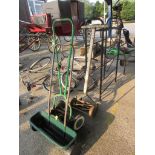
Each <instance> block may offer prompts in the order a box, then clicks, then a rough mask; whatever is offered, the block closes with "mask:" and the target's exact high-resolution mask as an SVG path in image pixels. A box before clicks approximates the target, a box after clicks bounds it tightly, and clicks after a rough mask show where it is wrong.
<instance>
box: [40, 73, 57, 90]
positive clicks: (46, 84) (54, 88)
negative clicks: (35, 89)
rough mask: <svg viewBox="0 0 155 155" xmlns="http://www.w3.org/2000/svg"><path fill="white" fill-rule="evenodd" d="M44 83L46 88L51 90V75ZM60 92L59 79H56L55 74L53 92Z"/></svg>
mask: <svg viewBox="0 0 155 155" xmlns="http://www.w3.org/2000/svg"><path fill="white" fill-rule="evenodd" d="M42 84H43V87H44V89H45V90H47V91H49V90H50V76H47V77H46V78H45V80H44V81H43V83H42ZM58 92H59V86H58V81H57V80H56V76H54V77H53V82H52V93H58Z"/></svg>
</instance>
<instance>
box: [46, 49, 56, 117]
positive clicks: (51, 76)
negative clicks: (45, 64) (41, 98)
mask: <svg viewBox="0 0 155 155" xmlns="http://www.w3.org/2000/svg"><path fill="white" fill-rule="evenodd" d="M55 49H56V47H55ZM54 59H55V50H54V52H53V59H52V66H51V69H52V71H51V75H50V89H49V98H48V114H49V118H50V104H51V94H52V93H51V90H52V80H53V70H54Z"/></svg>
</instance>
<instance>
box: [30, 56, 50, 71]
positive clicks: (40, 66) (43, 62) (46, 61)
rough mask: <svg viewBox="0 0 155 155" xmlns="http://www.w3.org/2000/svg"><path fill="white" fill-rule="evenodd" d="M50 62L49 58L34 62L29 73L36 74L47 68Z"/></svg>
mask: <svg viewBox="0 0 155 155" xmlns="http://www.w3.org/2000/svg"><path fill="white" fill-rule="evenodd" d="M50 62H51V58H50V57H44V58H41V59H39V60H37V61H35V62H34V63H33V64H32V65H31V66H30V68H29V70H30V72H37V71H40V70H42V69H44V68H46V67H47V65H49V64H50Z"/></svg>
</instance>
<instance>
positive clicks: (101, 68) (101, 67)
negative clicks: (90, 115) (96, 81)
mask: <svg viewBox="0 0 155 155" xmlns="http://www.w3.org/2000/svg"><path fill="white" fill-rule="evenodd" d="M101 34H102V43H101V66H100V89H99V90H100V91H99V100H101V91H102V79H103V78H102V70H103V53H104V47H103V40H104V29H102V33H101ZM104 59H105V57H104Z"/></svg>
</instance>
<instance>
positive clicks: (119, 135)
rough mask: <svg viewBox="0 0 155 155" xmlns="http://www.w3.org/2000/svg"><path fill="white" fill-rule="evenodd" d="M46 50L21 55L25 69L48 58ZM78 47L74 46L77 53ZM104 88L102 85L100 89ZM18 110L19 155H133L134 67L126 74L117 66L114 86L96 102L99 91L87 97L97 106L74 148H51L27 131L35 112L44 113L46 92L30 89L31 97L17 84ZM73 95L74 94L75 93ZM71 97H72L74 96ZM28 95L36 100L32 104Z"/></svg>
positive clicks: (22, 86)
mask: <svg viewBox="0 0 155 155" xmlns="http://www.w3.org/2000/svg"><path fill="white" fill-rule="evenodd" d="M45 47H46V46H42V48H41V49H40V51H38V52H35V53H34V52H31V51H30V50H28V51H25V52H23V53H21V54H20V63H22V64H23V66H24V68H26V67H28V66H29V65H30V64H31V63H32V62H34V60H37V59H38V58H41V57H43V56H47V55H50V53H49V52H48V50H47V48H45ZM78 48H79V47H78V46H77V49H78ZM104 85H106V84H103V87H104ZM19 90H20V100H21V103H22V105H20V107H19V140H20V141H19V142H20V144H19V152H20V155H65V154H69V153H70V152H71V150H72V152H73V154H75V155H76V154H78V155H80V154H86V155H134V154H135V135H134V133H135V124H134V123H135V99H134V96H135V65H134V63H133V62H131V63H129V64H128V65H127V68H126V74H125V75H123V67H121V66H120V65H119V70H118V78H117V82H116V83H115V82H113V83H112V84H111V85H110V87H109V88H108V89H107V90H106V91H105V93H104V94H103V95H102V102H98V100H97V98H98V90H97V88H94V90H93V91H91V92H90V93H89V94H90V96H91V97H92V98H93V99H94V100H95V102H96V103H97V104H98V111H97V114H96V116H95V117H94V118H92V119H90V118H86V120H87V121H86V123H85V125H84V127H83V128H82V129H81V130H80V131H79V132H78V137H77V145H74V146H73V147H72V148H71V149H69V150H62V149H60V148H58V147H57V146H55V145H53V144H50V143H49V142H48V141H47V140H46V139H45V138H44V137H43V136H42V135H40V134H39V133H38V132H34V131H32V130H31V129H30V126H29V119H30V118H31V117H32V115H33V114H35V113H36V112H38V111H42V110H47V101H48V92H47V91H45V90H44V89H42V87H41V86H40V87H36V88H33V92H32V93H31V94H30V93H29V92H27V90H26V88H25V87H24V85H23V84H22V83H21V82H20V87H19ZM75 94H76V93H75ZM75 94H74V93H73V94H72V96H74V95H75ZM30 95H33V96H35V98H33V100H32V101H30V100H29V97H30Z"/></svg>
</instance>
